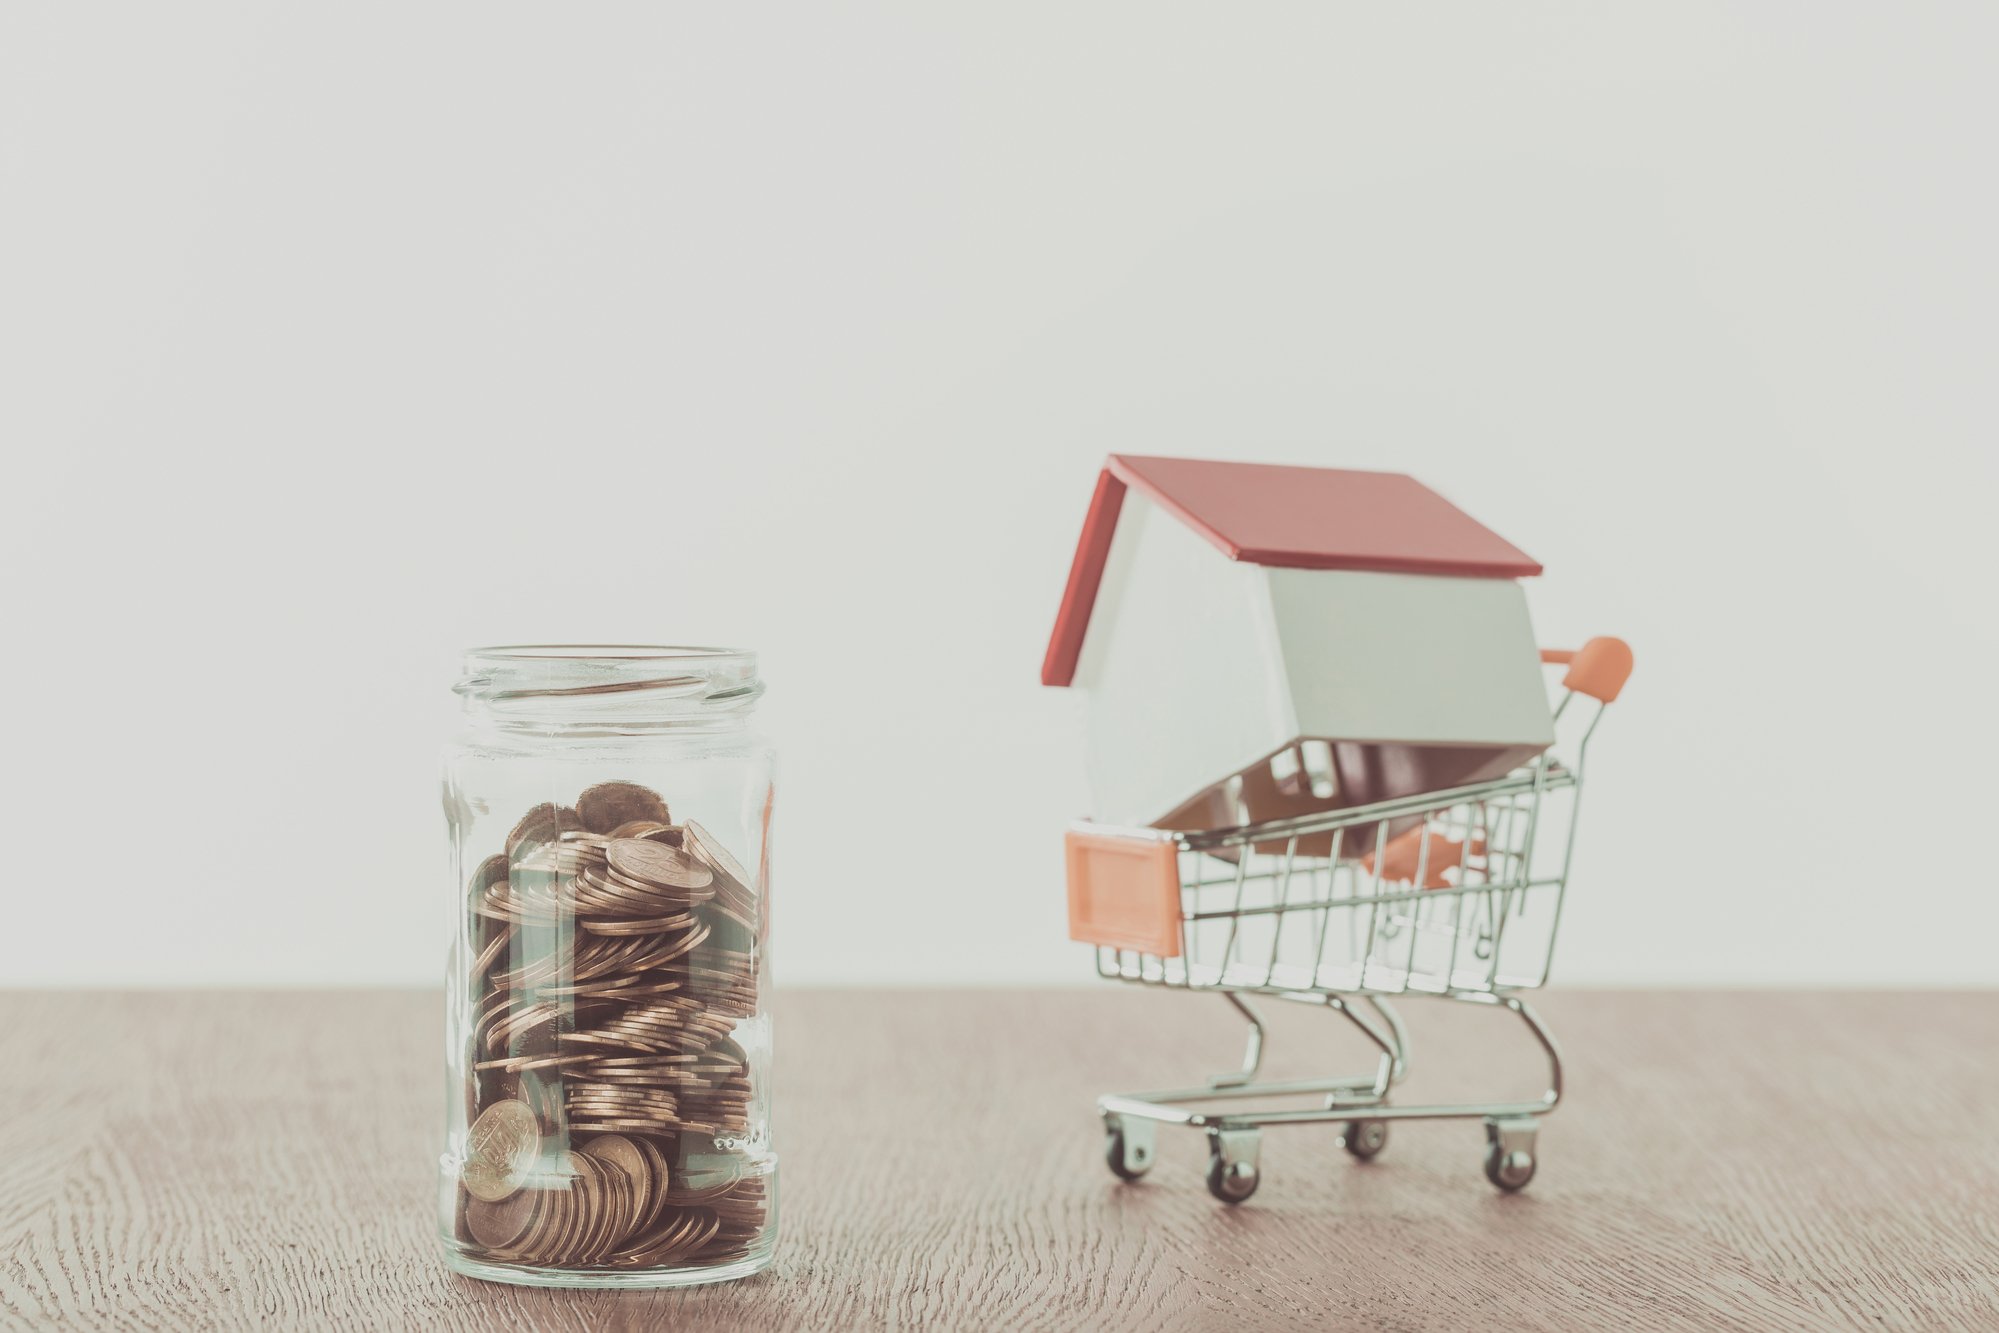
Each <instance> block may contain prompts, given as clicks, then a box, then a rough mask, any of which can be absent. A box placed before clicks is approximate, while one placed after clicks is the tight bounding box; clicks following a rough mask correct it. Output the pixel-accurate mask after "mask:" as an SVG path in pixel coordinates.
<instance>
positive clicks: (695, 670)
mask: <svg viewBox="0 0 1999 1333" xmlns="http://www.w3.org/2000/svg"><path fill="white" fill-rule="evenodd" d="M456 688H457V693H458V694H459V695H460V696H461V697H462V698H464V700H465V701H466V705H467V706H468V707H470V708H475V709H483V710H490V711H492V712H494V713H497V714H501V715H514V716H523V715H525V714H528V713H533V714H536V715H541V716H547V715H550V714H555V713H568V714H571V715H572V716H574V715H576V714H579V713H580V714H585V715H588V716H591V717H594V718H597V719H599V720H604V721H609V720H612V719H614V718H622V719H624V720H628V721H641V720H644V719H645V718H646V717H647V716H649V715H650V716H667V715H679V716H683V717H684V716H686V715H688V714H690V713H713V712H717V711H733V710H736V709H741V708H747V707H748V706H750V705H751V704H753V703H755V701H756V699H757V697H758V696H759V695H761V694H762V693H763V682H762V681H760V680H759V679H758V678H757V659H756V654H755V653H752V652H748V651H746V650H744V649H740V648H712V647H693V646H688V647H680V646H669V645H654V644H507V645H501V646H497V647H489V648H473V649H470V650H469V651H467V652H466V653H465V656H464V675H463V676H462V677H461V678H460V680H459V682H458V685H457V687H456ZM549 720H555V719H554V718H553V717H550V718H549Z"/></svg>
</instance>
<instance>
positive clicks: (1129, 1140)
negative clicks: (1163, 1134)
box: [1104, 1115, 1153, 1180]
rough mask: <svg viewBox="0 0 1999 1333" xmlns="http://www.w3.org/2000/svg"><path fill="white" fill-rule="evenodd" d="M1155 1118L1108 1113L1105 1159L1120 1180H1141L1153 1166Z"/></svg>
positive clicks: (1105, 1122)
mask: <svg viewBox="0 0 1999 1333" xmlns="http://www.w3.org/2000/svg"><path fill="white" fill-rule="evenodd" d="M1152 1156H1153V1154H1152V1122H1151V1121H1150V1120H1131V1121H1127V1120H1126V1119H1125V1118H1124V1117H1123V1116H1116V1115H1107V1116H1105V1117H1104V1161H1105V1162H1106V1163H1108V1164H1109V1166H1110V1168H1111V1174H1112V1175H1114V1176H1116V1177H1117V1178H1118V1179H1119V1180H1137V1179H1138V1178H1139V1177H1140V1176H1142V1175H1144V1174H1145V1173H1146V1172H1148V1171H1150V1170H1151V1169H1152Z"/></svg>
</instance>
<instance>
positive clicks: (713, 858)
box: [680, 819, 750, 899]
mask: <svg viewBox="0 0 1999 1333" xmlns="http://www.w3.org/2000/svg"><path fill="white" fill-rule="evenodd" d="M681 828H682V829H683V830H685V834H684V836H683V838H682V840H681V844H680V845H681V846H682V847H684V848H685V849H687V850H688V851H690V852H693V853H694V855H695V856H697V857H699V858H700V859H701V860H703V861H705V862H707V863H708V866H709V868H710V869H712V870H713V871H714V872H715V873H716V874H717V875H718V876H720V877H721V878H722V880H723V881H724V882H725V883H726V884H728V885H729V886H730V887H731V888H733V889H734V890H735V891H736V892H738V893H740V894H742V895H743V896H744V897H745V898H746V899H747V897H748V895H749V891H750V890H749V884H750V872H749V871H747V870H745V869H743V864H742V862H740V861H738V860H737V859H736V858H735V857H733V856H731V855H729V849H728V848H727V847H724V846H723V845H722V840H721V839H720V838H718V837H716V836H715V835H714V834H712V833H710V832H709V831H708V830H707V829H706V828H703V827H702V826H701V825H699V824H697V823H695V822H694V821H693V820H691V819H690V820H688V821H687V822H686V823H685V824H683V825H681Z"/></svg>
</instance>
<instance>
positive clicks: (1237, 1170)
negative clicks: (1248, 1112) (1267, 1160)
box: [1208, 1129, 1263, 1204]
mask: <svg viewBox="0 0 1999 1333" xmlns="http://www.w3.org/2000/svg"><path fill="white" fill-rule="evenodd" d="M1262 1139H1263V1136H1262V1135H1261V1134H1259V1133H1258V1132H1257V1131H1256V1130H1253V1129H1211V1130H1209V1131H1208V1193H1210V1194H1212V1195H1214V1196H1215V1197H1216V1198H1217V1199H1220V1200H1221V1201H1222V1202H1223V1203H1230V1204H1234V1203H1241V1202H1242V1201H1243V1200H1244V1199H1247V1198H1248V1197H1249V1196H1250V1195H1252V1194H1254V1193H1256V1187H1257V1186H1258V1185H1259V1184H1261V1183H1262V1180H1263V1173H1262V1172H1260V1171H1259V1170H1257V1166H1256V1157H1257V1149H1258V1148H1259V1147H1261V1146H1262Z"/></svg>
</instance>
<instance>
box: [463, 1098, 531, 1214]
mask: <svg viewBox="0 0 1999 1333" xmlns="http://www.w3.org/2000/svg"><path fill="white" fill-rule="evenodd" d="M465 1148H466V1156H465V1164H464V1166H463V1167H462V1168H461V1169H460V1170H459V1173H458V1178H459V1180H460V1181H461V1182H463V1184H464V1186H465V1192H466V1193H467V1194H470V1195H471V1196H472V1197H473V1198H475V1199H478V1200H480V1201H481V1202H484V1203H498V1202H500V1200H502V1199H505V1198H508V1197H510V1196H511V1195H512V1194H513V1193H514V1192H515V1191H516V1190H518V1189H520V1187H521V1185H522V1184H523V1183H524V1182H525V1181H526V1180H527V1177H528V1173H529V1172H530V1171H531V1170H533V1168H534V1164H535V1158H536V1156H537V1155H538V1154H539V1153H540V1151H541V1127H540V1126H539V1125H538V1124H537V1123H536V1122H535V1114H534V1108H533V1107H531V1106H529V1105H528V1104H527V1103H526V1102H523V1101H519V1100H516V1099H513V1098H508V1099H507V1100H505V1101H499V1102H494V1103H493V1104H492V1105H491V1106H489V1107H487V1108H486V1109H485V1110H484V1111H482V1112H480V1113H479V1118H478V1119H477V1120H475V1121H473V1122H472V1129H471V1132H470V1133H469V1134H467V1135H466V1142H465Z"/></svg>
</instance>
